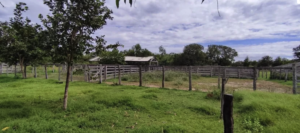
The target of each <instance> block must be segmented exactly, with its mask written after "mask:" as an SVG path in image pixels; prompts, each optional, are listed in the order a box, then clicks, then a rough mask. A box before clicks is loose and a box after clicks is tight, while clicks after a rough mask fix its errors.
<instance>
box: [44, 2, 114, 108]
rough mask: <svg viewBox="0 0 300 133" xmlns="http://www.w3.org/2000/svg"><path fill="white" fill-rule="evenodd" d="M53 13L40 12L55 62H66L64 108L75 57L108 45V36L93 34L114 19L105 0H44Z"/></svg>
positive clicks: (49, 48)
mask: <svg viewBox="0 0 300 133" xmlns="http://www.w3.org/2000/svg"><path fill="white" fill-rule="evenodd" d="M44 3H45V4H46V5H47V6H48V7H49V8H50V12H52V15H47V17H46V18H43V16H42V15H41V14H40V15H39V18H40V19H41V20H42V22H43V24H44V26H45V27H46V28H47V30H48V32H49V38H50V39H49V40H50V41H49V42H48V47H47V49H48V51H49V54H51V56H52V59H53V60H54V61H55V62H66V63H67V65H68V67H67V70H68V71H67V77H66V86H65V95H64V109H65V110H66V109H67V98H68V87H69V77H70V68H71V66H72V64H73V62H74V60H76V59H79V58H80V57H82V56H83V53H89V52H90V51H91V50H93V49H94V48H95V47H94V44H99V45H105V41H104V39H103V38H104V36H100V37H99V36H97V37H93V36H92V34H94V33H95V31H96V30H99V29H101V28H102V27H103V26H104V25H106V20H109V19H113V17H112V16H111V14H112V13H113V12H112V11H111V10H110V9H108V8H107V7H106V6H105V1H104V0H71V1H70V0H44Z"/></svg>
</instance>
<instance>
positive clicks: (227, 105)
mask: <svg viewBox="0 0 300 133" xmlns="http://www.w3.org/2000/svg"><path fill="white" fill-rule="evenodd" d="M232 112H233V96H232V95H228V94H225V95H224V106H223V113H224V114H223V122H224V133H233V117H232V115H233V113H232Z"/></svg>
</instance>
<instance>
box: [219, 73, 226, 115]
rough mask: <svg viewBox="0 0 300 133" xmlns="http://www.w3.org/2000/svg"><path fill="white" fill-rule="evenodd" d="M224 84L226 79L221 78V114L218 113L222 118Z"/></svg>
mask: <svg viewBox="0 0 300 133" xmlns="http://www.w3.org/2000/svg"><path fill="white" fill-rule="evenodd" d="M225 84H226V79H225V78H222V90H221V115H220V119H222V118H223V104H224V93H225Z"/></svg>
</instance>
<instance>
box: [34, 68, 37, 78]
mask: <svg viewBox="0 0 300 133" xmlns="http://www.w3.org/2000/svg"><path fill="white" fill-rule="evenodd" d="M34 78H37V74H36V67H34Z"/></svg>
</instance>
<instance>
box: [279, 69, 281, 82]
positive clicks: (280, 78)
mask: <svg viewBox="0 0 300 133" xmlns="http://www.w3.org/2000/svg"><path fill="white" fill-rule="evenodd" d="M279 75H280V78H279V80H281V79H282V78H281V75H282V74H281V69H280V71H279Z"/></svg>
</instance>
